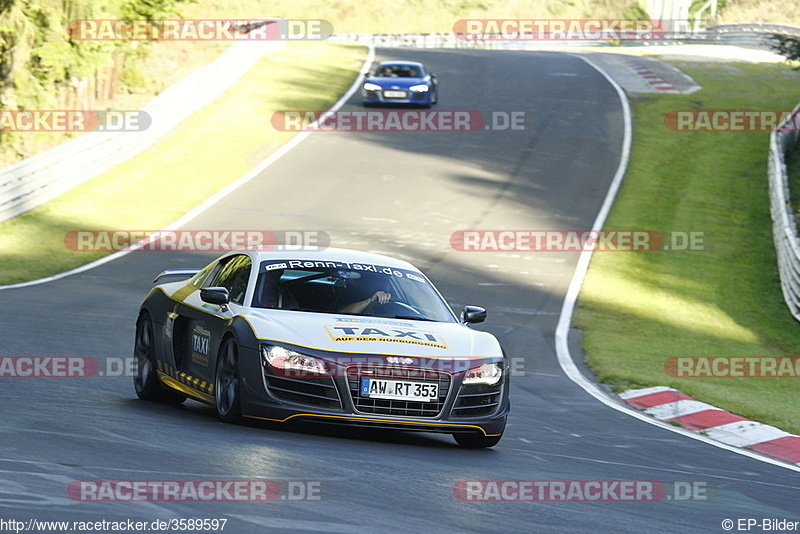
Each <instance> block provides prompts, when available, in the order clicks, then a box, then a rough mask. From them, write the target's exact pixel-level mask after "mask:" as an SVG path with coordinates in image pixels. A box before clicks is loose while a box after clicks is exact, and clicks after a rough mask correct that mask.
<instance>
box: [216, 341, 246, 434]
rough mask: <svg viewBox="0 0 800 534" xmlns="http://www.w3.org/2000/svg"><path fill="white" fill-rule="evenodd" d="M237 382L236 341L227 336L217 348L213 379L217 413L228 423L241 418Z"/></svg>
mask: <svg viewBox="0 0 800 534" xmlns="http://www.w3.org/2000/svg"><path fill="white" fill-rule="evenodd" d="M239 384H240V381H239V349H238V347H237V346H236V341H234V339H233V338H232V337H229V338H228V339H226V340H225V342H224V343H223V344H222V347H221V348H220V350H219V356H218V357H217V376H216V380H215V381H214V398H215V400H216V405H217V415H218V416H219V418H220V419H222V420H223V421H225V422H228V423H236V422H239V421H240V420H241V419H242V399H241V392H240V387H239Z"/></svg>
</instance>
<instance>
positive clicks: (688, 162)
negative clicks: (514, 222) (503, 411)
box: [574, 62, 800, 433]
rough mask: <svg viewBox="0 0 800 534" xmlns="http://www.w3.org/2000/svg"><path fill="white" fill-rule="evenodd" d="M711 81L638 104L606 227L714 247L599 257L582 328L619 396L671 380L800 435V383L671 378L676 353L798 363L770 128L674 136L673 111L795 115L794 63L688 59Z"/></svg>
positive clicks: (582, 305)
mask: <svg viewBox="0 0 800 534" xmlns="http://www.w3.org/2000/svg"><path fill="white" fill-rule="evenodd" d="M676 65H677V66H678V67H680V68H682V69H683V70H684V71H685V72H686V73H688V74H689V75H690V76H692V77H694V79H695V80H697V81H698V83H700V84H701V85H702V86H703V89H702V90H700V91H698V92H696V93H694V94H691V95H657V96H655V95H654V96H645V97H639V98H636V99H634V100H633V107H634V123H635V124H634V132H635V134H634V145H633V151H632V154H631V160H630V165H629V167H628V172H627V174H626V177H625V181H624V184H623V186H622V188H621V190H620V193H619V196H618V198H617V200H616V203H615V205H614V208H613V210H612V212H611V214H610V216H609V218H608V220H607V223H606V229H609V230H610V229H620V230H630V229H642V230H657V231H683V232H703V234H704V235H705V238H706V240H705V241H706V245H707V249H706V250H702V251H692V252H690V251H687V252H675V251H657V252H638V253H634V252H631V253H598V254H595V255H594V257H593V259H592V263H591V265H590V268H589V272H588V276H587V277H586V281H585V283H584V286H583V290H582V292H581V295H580V300H579V306H578V310H577V313H576V316H575V322H574V324H575V326H576V327H578V328H580V329H582V330H583V331H584V348H585V351H586V354H587V361H588V363H589V365H590V366H591V368H592V369H593V371H594V372H595V374H596V375H597V376H598V378H599V379H600V380H602V381H603V382H606V383H608V384H611V385H612V386H613V387H614V389H615V390H617V391H620V390H624V389H628V388H636V387H645V386H655V385H667V386H673V387H676V388H679V389H681V390H682V391H684V392H685V393H687V394H689V395H692V396H694V397H696V398H698V399H702V400H703V401H705V402H709V403H711V404H714V405H716V406H719V407H721V408H724V409H726V410H729V411H732V412H734V413H737V414H740V415H742V416H745V417H749V418H751V419H754V420H757V421H761V422H764V423H768V424H772V425H775V426H778V427H780V428H782V429H784V430H787V431H790V432H794V433H800V389H798V387H797V380H798V379H797V378H794V379H793V378H674V377H671V376H668V375H667V373H666V372H665V370H664V363H665V361H666V359H667V358H669V357H672V356H793V355H796V354H798V353H800V336H799V335H798V334H800V325H798V324H797V322H796V321H795V320H794V319H793V318H792V316H791V315H790V314H789V312H788V310H787V308H786V306H785V304H784V302H783V297H782V294H781V290H780V285H779V280H778V274H777V265H776V260H775V253H774V249H773V243H772V235H771V220H770V212H769V197H768V184H767V177H766V169H767V156H768V149H769V145H768V143H769V134H768V133H743V132H726V133H717V132H674V131H670V130H668V129H667V128H666V127H665V126H664V116H665V114H666V113H667V112H668V111H670V110H691V109H721V110H725V109H728V110H742V109H751V110H757V109H763V110H774V109H782V110H790V109H792V108H793V107H794V106H795V105H796V104H797V99H798V96H797V91H796V87H797V84H798V82H799V81H800V72H796V71H792V70H791V69H789V68H788V67H786V66H784V65H764V64H744V63H735V64H730V63H729V64H723V63H715V64H697V63H680V62H676Z"/></svg>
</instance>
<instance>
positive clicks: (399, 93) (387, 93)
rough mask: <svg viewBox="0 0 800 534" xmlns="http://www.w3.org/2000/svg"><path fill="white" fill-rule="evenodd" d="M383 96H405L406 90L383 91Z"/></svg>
mask: <svg viewBox="0 0 800 534" xmlns="http://www.w3.org/2000/svg"><path fill="white" fill-rule="evenodd" d="M383 96H385V97H386V98H405V97H406V92H405V91H384V92H383Z"/></svg>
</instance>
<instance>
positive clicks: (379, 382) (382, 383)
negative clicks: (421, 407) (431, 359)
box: [361, 378, 439, 402]
mask: <svg viewBox="0 0 800 534" xmlns="http://www.w3.org/2000/svg"><path fill="white" fill-rule="evenodd" d="M361 396H362V397H370V398H372V399H389V400H404V401H414V402H430V401H436V400H438V399H439V384H431V383H428V382H409V381H405V380H385V379H383V378H362V379H361Z"/></svg>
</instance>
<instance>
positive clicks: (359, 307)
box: [339, 291, 392, 313]
mask: <svg viewBox="0 0 800 534" xmlns="http://www.w3.org/2000/svg"><path fill="white" fill-rule="evenodd" d="M390 300H392V294H391V293H387V292H386V291H376V292H375V293H373V294H372V295H371V296H369V297H367V298H365V299H363V300H357V301H355V302H351V303H350V304H348V305H347V306H345V307H344V308H341V309H340V310H339V312H340V313H363V312H364V310H366V309H367V308H368V307H369V306H370V304H372V303H373V302H377V303H378V304H381V305H383V304H386V303H387V302H389V301H390Z"/></svg>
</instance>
